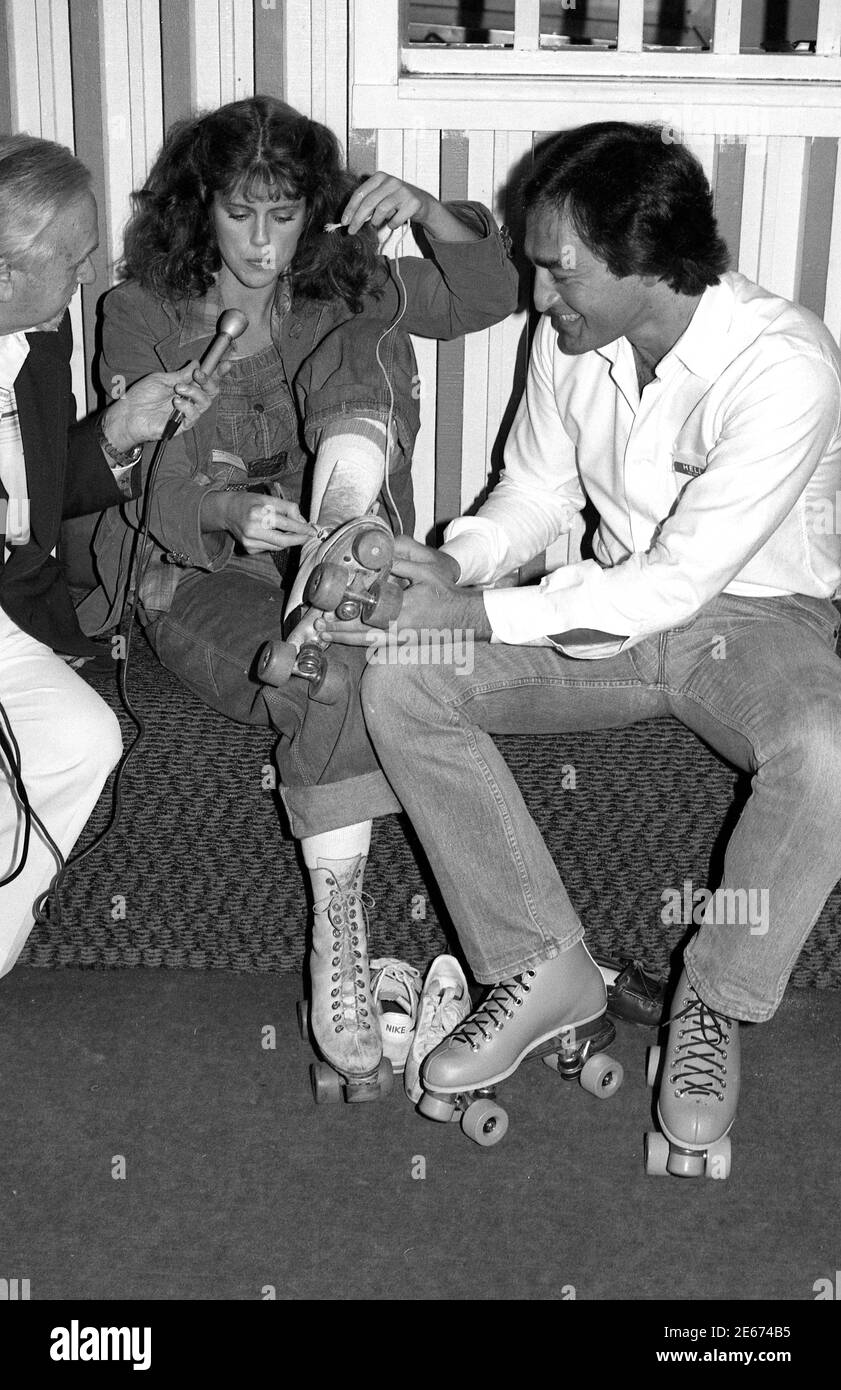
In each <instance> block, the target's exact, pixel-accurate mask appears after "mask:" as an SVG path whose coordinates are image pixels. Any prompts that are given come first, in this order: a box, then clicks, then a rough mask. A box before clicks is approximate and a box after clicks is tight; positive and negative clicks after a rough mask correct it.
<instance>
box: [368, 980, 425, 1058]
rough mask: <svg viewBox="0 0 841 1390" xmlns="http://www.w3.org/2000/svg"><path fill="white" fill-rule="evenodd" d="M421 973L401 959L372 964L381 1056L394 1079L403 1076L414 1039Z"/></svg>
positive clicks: (372, 985) (372, 983)
mask: <svg viewBox="0 0 841 1390" xmlns="http://www.w3.org/2000/svg"><path fill="white" fill-rule="evenodd" d="M420 991H421V973H420V971H419V970H415V967H414V966H413V965H407V964H406V962H405V961H404V960H395V959H394V958H393V957H392V956H384V957H383V958H382V959H381V960H372V961H371V993H372V995H373V997H374V1003H375V1004H376V1006H377V1014H378V1016H379V1020H380V1031H381V1033H382V1038H383V1056H384V1057H388V1059H389V1061H390V1062H391V1068H392V1071H393V1072H394V1073H395V1075H397V1076H401V1075H402V1074H403V1068H404V1067H405V1065H406V1058H407V1056H408V1053H409V1048H410V1047H411V1046H412V1039H413V1038H414V1036H415V1023H416V1022H417V1016H418V1002H419V1000H420Z"/></svg>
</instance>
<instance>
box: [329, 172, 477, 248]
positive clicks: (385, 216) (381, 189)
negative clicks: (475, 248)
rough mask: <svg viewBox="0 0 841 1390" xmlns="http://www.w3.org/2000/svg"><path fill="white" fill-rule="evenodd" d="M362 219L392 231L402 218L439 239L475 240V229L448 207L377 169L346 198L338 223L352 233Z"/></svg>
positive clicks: (429, 194) (375, 226)
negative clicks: (467, 225) (345, 204)
mask: <svg viewBox="0 0 841 1390" xmlns="http://www.w3.org/2000/svg"><path fill="white" fill-rule="evenodd" d="M366 222H370V223H371V226H372V227H374V228H376V229H377V231H379V229H380V228H381V227H385V228H388V230H389V231H394V229H395V227H402V226H403V224H404V223H405V222H414V223H416V224H417V225H418V226H419V227H423V228H424V229H425V230H426V231H427V232H429V234H430V236H434V237H437V238H438V240H439V241H476V240H477V239H478V237H477V233H476V232H472V231H471V230H470V228H469V227H466V226H465V225H464V223H463V222H460V221H459V220H458V218H457V217H455V216H454V215H453V214H452V213H451V212H450V210H449V209H448V208H446V207H445V206H444V204H443V203H440V202H439V201H438V199H437V198H433V196H432V194H431V193H425V192H424V190H423V189H422V188H415V186H414V184H411V183H404V182H403V180H402V179H398V178H396V177H395V176H394V174H383V173H381V172H378V173H376V174H371V176H370V178H367V179H366V180H365V182H364V183H361V184H360V185H359V187H358V188H357V189H356V191H355V192H354V193H352V194H351V196H350V198H349V199H348V201H347V206H346V207H345V210H344V212H343V213H342V225H343V226H345V227H347V229H348V233H349V234H350V235H353V234H354V233H355V232H358V231H359V230H360V228H361V227H364V225H365V223H366Z"/></svg>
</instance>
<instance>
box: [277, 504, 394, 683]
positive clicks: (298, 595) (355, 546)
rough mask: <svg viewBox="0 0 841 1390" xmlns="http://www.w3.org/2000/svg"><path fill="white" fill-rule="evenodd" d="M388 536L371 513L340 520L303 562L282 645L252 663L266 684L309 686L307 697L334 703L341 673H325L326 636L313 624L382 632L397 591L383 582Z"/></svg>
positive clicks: (385, 527) (389, 545) (390, 557)
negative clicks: (327, 616)
mask: <svg viewBox="0 0 841 1390" xmlns="http://www.w3.org/2000/svg"><path fill="white" fill-rule="evenodd" d="M393 558H394V537H393V535H392V532H391V528H390V527H389V525H388V523H387V522H385V521H383V520H382V518H381V517H378V516H374V515H372V514H369V515H366V516H359V517H355V518H354V519H353V520H352V521H346V522H345V523H344V525H342V526H340V527H339V528H338V529H337V530H336V531H334V532H333V533H332V535H330V536H328V537H327V538H326V540H323V541H322V542H321V544H320V545H319V546H317V547H316V548H315V549H314V551H313V552H312V554H311V555H310V556H309V557H308V558H307V559H305V560H304V561H303V562H302V564H301V568H300V570H299V572H298V575H297V577H296V579H295V583H294V584H293V586H292V589H291V592H290V594H289V600H288V602H287V605H286V619H285V622H284V640H283V641H282V642H267V643H266V644H265V646H264V647H263V649H262V651H261V653H260V655H259V657H258V664H257V675H258V677H259V679H260V680H261V681H263V682H264V683H265V684H266V685H273V686H281V685H285V684H286V682H287V681H288V680H289V678H290V677H291V676H302V677H303V679H304V680H307V681H309V682H310V694H311V695H312V697H313V698H314V699H318V700H321V701H323V702H324V703H326V704H330V703H332V702H333V701H334V700H336V699H337V698H339V695H340V693H341V691H342V688H343V681H344V676H343V671H342V668H339V669H338V671H331V668H330V664H329V661H328V659H327V649H328V647H329V646H330V643H331V641H332V635H331V634H330V633H329V632H320V631H319V630H318V629H317V628H316V626H315V623H316V619H317V618H319V617H321V616H322V614H324V613H335V615H336V617H337V618H339V619H340V620H344V621H346V622H355V621H357V620H358V619H361V620H362V621H363V622H364V623H367V624H368V626H370V627H374V628H382V629H385V628H387V627H388V625H389V623H392V622H394V621H395V619H396V618H397V615H398V614H399V612H400V606H401V604H402V601H403V588H402V586H401V585H400V584H399V583H398V582H397V580H396V579H392V578H390V577H389V571H390V569H391V562H392V560H393Z"/></svg>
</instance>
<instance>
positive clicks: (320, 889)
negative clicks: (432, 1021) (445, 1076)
mask: <svg viewBox="0 0 841 1390" xmlns="http://www.w3.org/2000/svg"><path fill="white" fill-rule="evenodd" d="M364 867H365V857H364V856H363V855H357V856H356V857H355V858H354V859H348V860H344V861H341V863H339V862H338V861H334V862H333V864H332V865H331V867H329V868H323V869H322V868H320V867H319V868H318V869H315V870H314V871H313V885H314V892H315V913H314V917H313V935H312V951H311V953H310V961H309V966H310V987H311V1001H310V1004H309V1006H307V1004H306V1003H305V1002H302V1003H301V1004H299V1006H298V1021H299V1024H300V1029H301V1034H302V1036H303V1037H305V1038H306V1037H307V1036H308V1032H307V1024H309V1028H310V1029H311V1030H312V1036H313V1038H314V1040H315V1044H316V1048H317V1050H318V1052H319V1053H320V1054H321V1056H322V1057H323V1059H324V1060H323V1061H321V1062H314V1063H313V1064H312V1066H311V1067H310V1079H311V1082H312V1090H313V1096H314V1098H315V1103H316V1105H324V1104H327V1103H329V1102H331V1101H339V1100H346V1101H365V1100H379V1099H380V1097H381V1096H385V1095H388V1093H389V1091H390V1090H391V1088H392V1082H393V1077H392V1069H391V1063H390V1062H389V1060H388V1058H386V1057H383V1043H382V1035H381V1032H380V1024H379V1019H378V1017H377V1007H376V1004H375V1003H374V999H373V997H372V994H371V977H370V971H369V966H368V941H367V920H366V918H367V914H366V902H365V894H364V893H362V892H360V888H359V885H360V882H361V878H362V873H363V870H364Z"/></svg>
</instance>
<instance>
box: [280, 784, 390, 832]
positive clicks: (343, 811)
mask: <svg viewBox="0 0 841 1390" xmlns="http://www.w3.org/2000/svg"><path fill="white" fill-rule="evenodd" d="M280 795H281V799H282V801H283V804H284V806H285V807H286V814H287V815H288V817H289V824H290V826H291V829H292V834H293V835H294V836H295V838H296V839H298V840H302V839H304V838H305V837H306V836H308V835H323V834H324V832H325V831H326V830H340V829H341V828H342V827H343V826H345V825H356V823H357V822H358V821H363V820H373V819H374V817H375V816H391V815H395V814H396V813H398V812H400V811H401V810H402V809H403V808H402V806H401V805H400V802H399V801H398V800H397V797H396V796H395V795H394V792H393V791H392V790H391V787H390V786H389V784H388V782H387V781H386V779H385V777H384V776H383V774H382V773H381V772H366V773H364V774H363V775H362V776H361V777H346V778H345V779H344V781H342V782H322V783H320V784H319V785H318V786H317V787H281V788H280Z"/></svg>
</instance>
